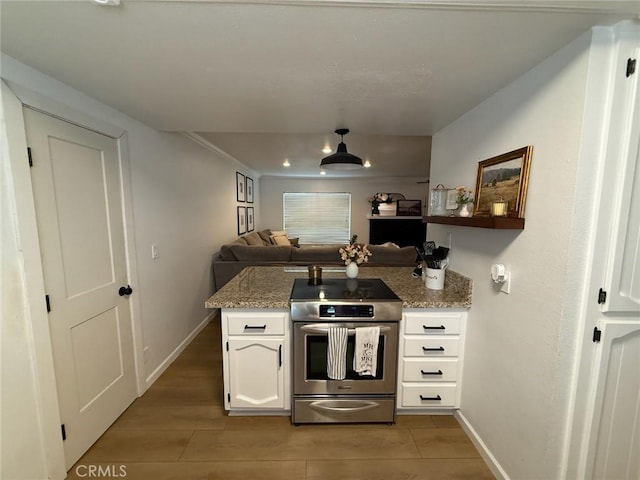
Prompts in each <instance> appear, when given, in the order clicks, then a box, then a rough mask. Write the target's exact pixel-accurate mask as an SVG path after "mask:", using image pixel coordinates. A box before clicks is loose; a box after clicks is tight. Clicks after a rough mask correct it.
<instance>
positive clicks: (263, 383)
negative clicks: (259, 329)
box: [229, 338, 284, 408]
mask: <svg viewBox="0 0 640 480" xmlns="http://www.w3.org/2000/svg"><path fill="white" fill-rule="evenodd" d="M283 348H284V342H283V339H282V338H240V339H236V338H229V390H230V391H229V394H230V407H231V408H284V373H283V366H282V363H283Z"/></svg>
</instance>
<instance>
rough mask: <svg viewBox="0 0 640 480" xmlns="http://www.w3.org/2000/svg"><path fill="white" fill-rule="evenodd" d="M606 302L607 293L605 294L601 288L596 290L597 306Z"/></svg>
mask: <svg viewBox="0 0 640 480" xmlns="http://www.w3.org/2000/svg"><path fill="white" fill-rule="evenodd" d="M606 301H607V292H605V291H604V290H603V289H602V288H601V289H600V290H598V305H602V304H603V303H605V302H606Z"/></svg>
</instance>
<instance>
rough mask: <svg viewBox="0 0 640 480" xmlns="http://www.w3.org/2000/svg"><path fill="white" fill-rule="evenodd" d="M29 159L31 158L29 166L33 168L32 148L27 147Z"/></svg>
mask: <svg viewBox="0 0 640 480" xmlns="http://www.w3.org/2000/svg"><path fill="white" fill-rule="evenodd" d="M27 157H29V166H30V167H33V157H32V156H31V147H27Z"/></svg>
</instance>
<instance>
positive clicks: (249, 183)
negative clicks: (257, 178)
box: [246, 177, 253, 203]
mask: <svg viewBox="0 0 640 480" xmlns="http://www.w3.org/2000/svg"><path fill="white" fill-rule="evenodd" d="M246 187H247V188H246V190H247V203H253V178H249V177H247V185H246Z"/></svg>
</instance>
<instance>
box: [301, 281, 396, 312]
mask: <svg viewBox="0 0 640 480" xmlns="http://www.w3.org/2000/svg"><path fill="white" fill-rule="evenodd" d="M354 317H359V318H360V319H361V320H362V321H364V320H365V319H374V318H375V319H378V320H390V321H391V320H396V321H397V320H399V319H400V318H401V317H402V300H401V299H400V297H398V296H397V295H396V294H395V293H394V292H393V290H391V289H390V288H389V287H388V286H387V284H386V283H384V282H383V281H382V280H380V279H379V278H363V279H360V278H327V279H323V280H322V283H320V284H318V285H315V284H313V283H312V282H310V281H309V280H307V279H304V278H296V279H295V281H294V283H293V288H292V290H291V319H292V320H294V321H296V320H311V319H325V320H328V319H338V318H350V319H352V320H355V318H354Z"/></svg>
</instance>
